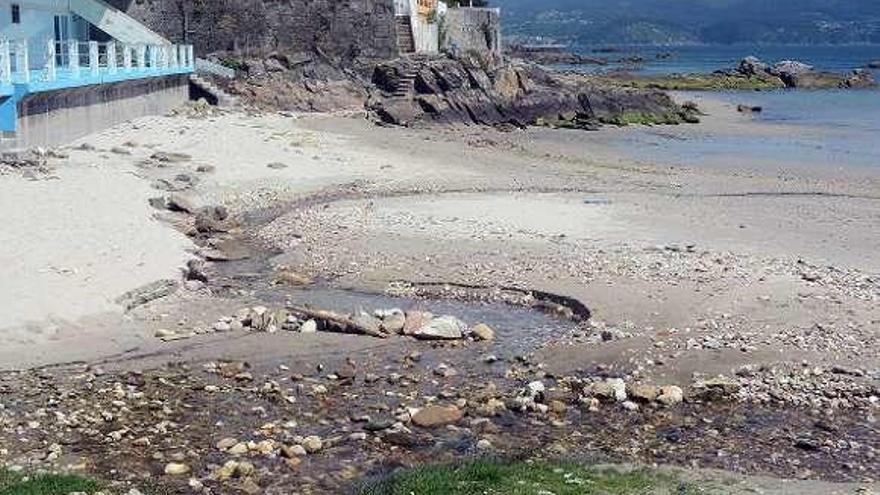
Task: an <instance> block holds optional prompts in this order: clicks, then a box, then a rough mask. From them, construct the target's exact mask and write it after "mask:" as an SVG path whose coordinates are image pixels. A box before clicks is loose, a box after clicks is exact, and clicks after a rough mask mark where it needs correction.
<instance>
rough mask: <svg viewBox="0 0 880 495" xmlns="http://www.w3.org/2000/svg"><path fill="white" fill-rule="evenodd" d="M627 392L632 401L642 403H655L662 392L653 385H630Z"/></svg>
mask: <svg viewBox="0 0 880 495" xmlns="http://www.w3.org/2000/svg"><path fill="white" fill-rule="evenodd" d="M626 390H627V395H628V396H629V397H630V398H631V399H632V400H634V401H636V402H642V403H648V402H654V400H656V399H657V397H658V396H659V395H660V390H659V389H658V388H657V387H655V386H653V385H642V384H635V385H629V386H627V388H626Z"/></svg>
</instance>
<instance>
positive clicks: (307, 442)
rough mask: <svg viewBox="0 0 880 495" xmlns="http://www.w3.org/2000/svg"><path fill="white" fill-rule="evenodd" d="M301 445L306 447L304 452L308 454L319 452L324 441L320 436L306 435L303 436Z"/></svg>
mask: <svg viewBox="0 0 880 495" xmlns="http://www.w3.org/2000/svg"><path fill="white" fill-rule="evenodd" d="M302 446H303V448H304V449H306V452H308V453H309V454H314V453H317V452H320V451H321V449H322V448H324V442H323V441H322V440H321V438H320V437H317V436H315V435H311V436H307V437H305V438H303V441H302Z"/></svg>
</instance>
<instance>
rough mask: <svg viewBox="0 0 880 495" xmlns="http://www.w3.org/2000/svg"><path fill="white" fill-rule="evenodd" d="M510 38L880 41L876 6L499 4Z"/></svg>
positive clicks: (852, 1) (657, 1)
mask: <svg viewBox="0 0 880 495" xmlns="http://www.w3.org/2000/svg"><path fill="white" fill-rule="evenodd" d="M492 3H493V4H494V5H497V6H501V7H503V8H504V13H505V22H506V25H505V32H506V33H507V34H508V35H511V34H513V35H525V36H545V37H551V38H553V39H555V40H557V41H562V42H574V43H584V44H596V43H599V44H603V43H723V44H730V43H797V44H842V43H880V1H875V0H784V1H779V0H777V1H769V0H542V1H534V0H493V2H492Z"/></svg>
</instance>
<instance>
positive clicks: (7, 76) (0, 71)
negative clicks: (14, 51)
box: [0, 40, 12, 84]
mask: <svg viewBox="0 0 880 495" xmlns="http://www.w3.org/2000/svg"><path fill="white" fill-rule="evenodd" d="M11 83H12V57H11V52H10V50H9V41H7V40H0V84H11Z"/></svg>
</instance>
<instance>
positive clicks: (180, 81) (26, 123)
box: [0, 74, 189, 149]
mask: <svg viewBox="0 0 880 495" xmlns="http://www.w3.org/2000/svg"><path fill="white" fill-rule="evenodd" d="M188 100H189V75H187V74H178V75H171V76H162V77H149V78H144V79H132V80H128V81H121V82H117V83H109V84H100V85H94V86H82V87H77V88H69V89H61V90H57V91H47V92H42V93H34V94H30V95H27V96H25V97H24V98H23V99H22V100H21V101H19V102H18V115H19V118H18V130H17V131H16V132H15V135H14V137H12V138H10V139H6V140H4V141H3V142H2V144H0V148H5V149H11V148H28V147H33V146H56V145H59V144H66V143H69V142H70V141H73V140H75V139H78V138H80V137H82V136H85V135H88V134H91V133H93V132H97V131H99V130H103V129H106V128H108V127H111V126H114V125H116V124H119V123H121V122H125V121H127V120H131V119H136V118H139V117H143V116H146V115H162V114H164V113H167V112H168V111H169V110H171V109H173V108H175V107H178V106H180V105H182V104H184V103H186V102H187V101H188Z"/></svg>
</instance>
